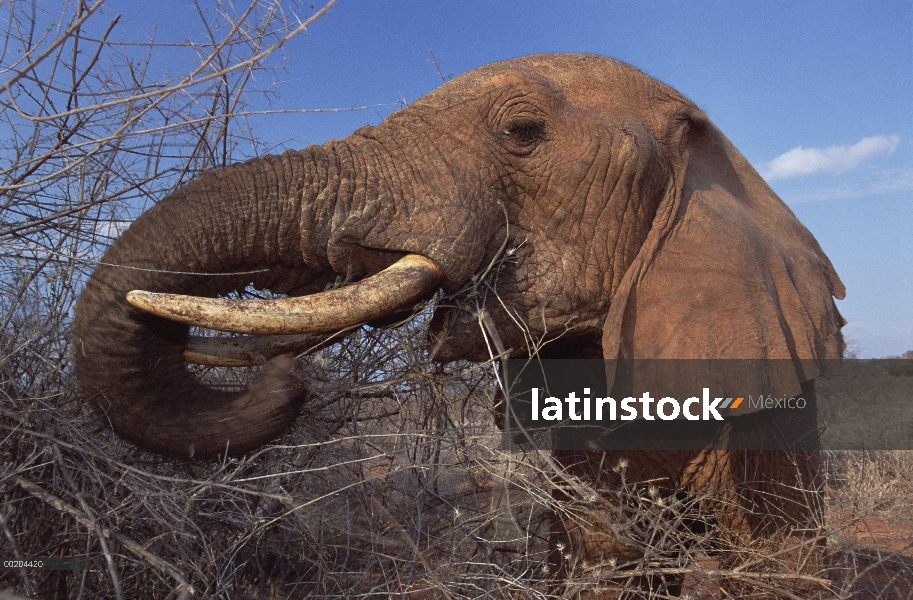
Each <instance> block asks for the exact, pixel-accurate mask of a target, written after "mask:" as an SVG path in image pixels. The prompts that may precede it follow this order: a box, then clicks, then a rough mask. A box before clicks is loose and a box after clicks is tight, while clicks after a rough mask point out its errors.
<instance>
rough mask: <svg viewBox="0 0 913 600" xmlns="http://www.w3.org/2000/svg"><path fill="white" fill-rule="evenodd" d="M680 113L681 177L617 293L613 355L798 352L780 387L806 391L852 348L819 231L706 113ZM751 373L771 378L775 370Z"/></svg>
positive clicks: (611, 318) (676, 152) (606, 345)
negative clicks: (845, 334) (791, 206)
mask: <svg viewBox="0 0 913 600" xmlns="http://www.w3.org/2000/svg"><path fill="white" fill-rule="evenodd" d="M673 123H674V125H673V126H672V133H671V134H670V135H669V136H668V137H667V140H670V141H667V147H668V148H671V150H670V153H671V162H672V172H673V176H672V180H671V181H670V182H669V185H668V187H667V190H666V194H665V197H664V198H663V200H662V202H661V204H660V206H659V208H658V210H657V215H656V217H655V219H654V223H653V229H652V230H651V232H650V234H649V235H648V237H647V240H646V241H645V243H644V245H643V247H642V248H641V251H640V252H639V254H638V255H637V257H636V258H635V260H634V261H633V263H632V265H631V267H630V268H629V270H628V271H627V272H626V274H625V277H624V279H623V280H622V283H621V285H620V286H619V289H618V292H617V293H616V295H615V297H614V298H613V301H612V305H611V308H610V310H609V314H608V317H607V319H606V323H605V329H604V334H603V355H604V357H605V358H606V359H614V358H635V359H681V358H687V359H695V358H700V359H792V360H791V361H777V363H776V364H779V365H786V366H787V367H788V369H787V370H788V371H789V372H788V373H787V374H786V375H785V379H784V376H783V374H782V373H781V374H780V375H778V376H777V377H776V379H777V381H778V384H777V386H776V387H777V388H778V389H780V390H782V393H785V394H790V395H797V394H799V393H800V391H801V383H802V382H804V381H810V380H812V379H815V378H816V377H818V376H819V375H825V376H827V375H830V374H831V373H832V372H833V371H834V369H835V367H836V366H837V361H834V360H830V359H839V358H840V357H841V356H842V352H843V338H842V335H841V333H840V328H841V327H842V326H843V325H844V324H845V321H844V320H843V318H842V317H841V316H840V313H839V312H838V310H837V307H836V306H835V303H834V296H836V297H837V298H843V297H844V295H845V289H844V286H843V284H842V283H841V281H840V278H839V277H838V276H837V273H836V272H835V271H834V268H833V266H832V265H831V263H830V261H829V260H828V258H827V257H826V256H825V255H824V253H823V252H822V250H821V247H820V246H819V245H818V242H817V241H816V240H815V238H814V237H813V236H812V234H811V233H810V232H809V231H808V230H807V229H806V228H805V227H804V226H803V225H802V224H801V223H799V221H798V219H796V217H795V215H793V213H792V211H790V209H789V208H788V207H787V206H786V204H784V203H783V201H782V200H780V198H778V197H777V195H776V194H774V192H773V191H772V190H771V189H770V188H769V187H768V186H767V184H766V183H765V182H764V180H763V179H762V178H761V176H760V175H758V173H757V172H756V171H755V170H754V168H753V167H752V166H751V165H750V164H749V163H748V161H747V160H745V158H744V157H743V156H742V155H741V154H740V153H739V152H738V150H736V149H735V147H734V146H733V145H732V143H731V142H730V141H729V140H728V139H727V138H726V137H725V136H724V135H723V134H722V132H720V131H719V129H717V128H716V126H714V125H713V123H711V122H710V121H709V120H708V119H707V118H706V117H705V116H704V115H703V113H701V112H700V111H697V110H696V109H694V110H691V111H689V113H688V114H687V115H685V116H680V117H679V118H678V119H677V120H674V121H673ZM768 364H769V363H768ZM742 383H744V384H747V385H750V386H762V385H765V384H768V383H770V374H767V375H763V374H761V375H758V380H756V381H753V382H742ZM743 389H744V388H743ZM749 389H764V388H763V387H754V388H749Z"/></svg>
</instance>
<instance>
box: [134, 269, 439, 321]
mask: <svg viewBox="0 0 913 600" xmlns="http://www.w3.org/2000/svg"><path fill="white" fill-rule="evenodd" d="M443 278H444V271H443V270H442V269H441V268H440V267H439V266H438V265H437V263H435V262H434V261H433V260H431V259H430V258H426V257H424V256H420V255H417V254H409V255H407V256H404V257H403V258H401V259H400V260H398V261H397V262H396V263H394V264H392V265H390V266H389V267H387V268H386V269H384V270H383V271H381V272H380V273H377V274H375V275H372V276H371V277H368V278H366V279H363V280H362V281H359V282H357V283H354V284H352V285H348V286H345V287H342V288H338V289H335V290H328V291H326V292H320V293H319V294H311V295H309V296H301V297H298V298H282V299H279V300H224V299H219V298H204V297H199V296H183V295H179V294H159V293H155V292H146V291H142V290H134V291H132V292H130V293H128V294H127V301H128V302H129V303H130V304H132V305H133V306H134V307H136V308H139V309H140V310H144V311H146V312H149V313H152V314H154V315H156V316H159V317H163V318H165V319H170V320H172V321H177V322H179V323H186V324H187V325H193V326H196V327H206V328H208V329H215V330H218V331H227V332H233V333H249V334H258V335H274V334H302V333H312V334H313V333H333V332H336V331H339V330H341V329H345V328H346V327H352V326H355V325H361V324H363V323H367V322H368V321H373V320H375V319H379V318H381V317H384V316H386V315H389V314H390V313H393V312H396V311H397V310H399V309H400V308H402V307H404V306H407V305H409V304H412V303H413V302H415V301H416V300H418V299H419V298H421V297H422V296H424V295H425V294H426V293H428V292H429V291H431V290H433V289H434V288H436V287H437V285H438V283H440V281H441V280H442V279H443Z"/></svg>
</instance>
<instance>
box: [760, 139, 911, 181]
mask: <svg viewBox="0 0 913 600" xmlns="http://www.w3.org/2000/svg"><path fill="white" fill-rule="evenodd" d="M899 143H900V137H899V136H897V135H873V136H871V137H866V138H862V139H861V140H859V141H858V142H856V143H855V144H853V145H852V146H829V147H827V148H803V147H802V146H798V147H796V148H793V149H792V150H790V151H789V152H785V153H783V154H781V155H780V156H778V157H777V158H775V159H773V160H772V161H770V162H769V163H767V164H766V165H764V166H763V167H762V168H761V175H763V176H764V179H766V180H768V181H771V180H774V179H787V178H790V177H802V176H804V175H814V174H815V173H843V172H846V171H850V170H852V169H855V168H856V167H858V166H859V165H860V164H861V163H862V162H864V161H867V160H869V159H871V158H875V157H876V156H881V155H887V156H890V155H891V154H892V153H893V152H894V150H895V149H897V145H898V144H899Z"/></svg>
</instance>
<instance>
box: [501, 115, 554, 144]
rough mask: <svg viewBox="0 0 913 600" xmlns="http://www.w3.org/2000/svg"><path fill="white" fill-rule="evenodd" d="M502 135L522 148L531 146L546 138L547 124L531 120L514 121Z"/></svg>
mask: <svg viewBox="0 0 913 600" xmlns="http://www.w3.org/2000/svg"><path fill="white" fill-rule="evenodd" d="M502 133H503V134H504V135H505V136H507V137H509V138H510V139H511V140H512V141H513V142H515V143H517V144H520V145H521V146H530V145H532V144H535V143H536V142H538V141H540V140H541V139H542V138H543V137H544V136H545V123H543V122H542V121H538V120H536V119H530V118H520V119H514V120H512V121H510V122H509V123H508V124H507V126H506V127H505V128H504V129H503V130H502Z"/></svg>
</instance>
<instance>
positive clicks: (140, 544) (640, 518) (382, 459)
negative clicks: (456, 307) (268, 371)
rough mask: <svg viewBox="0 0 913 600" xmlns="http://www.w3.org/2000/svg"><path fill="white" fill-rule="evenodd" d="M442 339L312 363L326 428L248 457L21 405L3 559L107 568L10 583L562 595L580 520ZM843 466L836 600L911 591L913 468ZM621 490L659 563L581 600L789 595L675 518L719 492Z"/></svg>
mask: <svg viewBox="0 0 913 600" xmlns="http://www.w3.org/2000/svg"><path fill="white" fill-rule="evenodd" d="M423 327H424V324H423V322H421V321H418V322H414V323H412V324H410V325H407V326H405V327H403V328H400V329H397V330H392V331H389V332H381V331H376V330H375V331H363V332H360V333H358V334H356V335H355V336H353V337H352V338H350V339H348V340H346V341H345V342H344V343H342V344H338V345H336V346H332V347H330V348H328V349H325V350H323V351H322V352H321V353H320V354H319V355H318V356H313V357H311V358H309V359H307V360H304V361H302V363H301V369H300V376H301V377H302V378H304V379H306V380H307V381H308V382H309V383H310V385H311V387H312V390H313V393H314V399H313V402H312V403H310V404H309V405H308V407H306V409H305V412H306V415H305V416H303V417H302V418H301V419H300V420H299V422H298V425H297V426H296V428H295V429H294V431H292V432H290V433H289V434H288V435H286V436H285V438H283V439H282V440H280V441H279V443H277V444H276V445H275V446H272V447H269V448H265V449H263V450H261V451H259V452H256V453H253V454H251V455H250V456H248V457H246V458H245V459H244V460H226V461H207V462H201V461H173V460H167V459H162V458H160V457H158V456H154V455H147V454H143V453H141V452H138V451H137V450H136V449H135V448H134V447H132V446H130V445H128V444H126V443H124V442H122V441H120V440H119V439H118V438H117V437H116V436H114V435H113V434H111V433H110V432H109V431H108V430H107V428H106V427H105V425H104V423H102V422H100V421H99V419H98V418H97V417H96V416H95V415H94V414H92V413H90V412H87V411H86V409H85V408H84V407H83V406H81V405H80V404H79V403H78V402H77V401H76V399H75V398H74V397H73V396H72V394H71V393H69V392H66V391H62V392H61V393H58V394H48V395H47V397H45V398H28V399H25V400H22V401H20V402H6V403H4V405H3V408H2V427H3V432H4V433H3V435H4V440H3V457H2V464H3V471H2V473H0V485H2V487H0V506H2V514H0V518H2V520H0V525H2V530H3V531H2V533H3V538H2V542H0V554H2V555H4V556H7V557H36V556H67V555H83V554H92V555H93V556H95V558H94V559H93V563H92V569H91V570H89V571H70V572H68V571H36V570H32V571H25V570H19V571H17V570H7V571H0V587H3V586H5V587H9V588H10V589H12V590H15V591H16V592H18V593H21V594H25V595H27V596H30V597H39V598H44V597H53V598H93V597H115V596H118V595H120V596H121V597H124V598H131V597H174V598H178V597H185V598H190V597H203V598H264V599H266V598H269V599H274V598H275V599H279V598H283V599H284V598H324V597H339V598H361V597H364V598H387V597H398V598H535V597H543V598H544V597H546V596H547V595H549V594H550V593H551V592H552V591H553V590H554V589H555V588H554V587H553V585H554V584H553V576H554V575H555V573H553V572H552V571H551V570H550V568H549V563H548V550H549V548H548V528H549V511H551V510H562V508H563V507H562V505H561V504H560V503H556V502H555V501H554V500H553V499H552V491H553V489H554V487H555V483H554V482H555V476H554V475H555V473H554V471H553V467H552V465H551V463H550V461H549V460H548V457H547V456H542V455H539V454H535V453H527V454H523V453H516V452H514V453H507V452H503V451H500V450H499V449H498V448H499V434H498V431H497V430H496V428H495V427H494V424H493V419H492V416H491V412H490V411H491V397H492V392H493V390H494V381H493V377H492V376H491V371H490V366H486V365H470V364H452V365H449V366H447V367H441V366H437V365H428V364H427V363H425V362H424V360H425V352H423V350H422V348H421V346H420V345H419V344H418V343H417V342H416V340H419V339H421V337H422V335H423ZM393 357H395V358H393ZM60 376H61V377H62V378H64V379H61V380H60V385H61V388H60V389H61V390H66V389H67V388H65V387H63V384H65V383H68V382H67V381H66V380H65V375H63V374H61V375H60ZM210 376H212V374H210ZM828 470H829V473H830V479H829V485H828V491H827V500H828V517H827V518H828V529H827V531H826V532H825V535H826V536H827V543H828V550H829V555H830V560H831V569H830V571H829V573H827V574H826V579H828V580H829V583H828V584H827V585H824V586H822V589H826V590H828V592H827V594H826V595H825V596H823V597H827V598H851V597H852V598H908V597H910V595H909V594H910V587H911V582H913V542H911V532H913V513H911V509H910V505H909V501H908V499H909V498H910V497H911V492H913V457H911V455H910V453H904V452H891V453H877V454H876V453H861V452H844V453H834V454H831V455H829V462H828ZM579 483H580V484H581V485H585V484H586V482H579ZM601 492H602V493H603V494H604V497H605V498H606V499H608V500H610V501H612V503H613V505H614V506H616V507H617V506H621V507H622V508H620V509H619V508H616V509H611V510H612V511H613V512H612V514H613V515H614V516H613V517H612V518H613V520H614V521H615V523H616V524H617V525H618V527H619V529H620V530H621V531H622V532H623V533H624V534H625V535H627V536H628V537H629V538H630V539H631V540H634V541H635V542H637V543H640V544H643V549H644V551H645V555H646V557H647V558H646V559H645V560H643V561H635V562H633V563H631V564H628V565H624V564H621V563H617V564H614V565H583V566H582V568H580V569H579V570H578V571H577V572H575V574H574V577H573V581H572V586H571V589H575V590H585V589H607V588H609V587H611V586H613V585H617V586H619V587H621V588H624V587H625V585H626V580H628V579H629V578H630V577H631V575H632V573H635V574H636V573H641V574H652V575H659V574H662V573H666V574H669V573H685V574H686V575H687V577H686V593H688V594H691V596H692V597H703V598H712V597H717V595H719V594H721V592H720V588H719V582H720V581H721V580H722V579H726V578H729V579H732V578H741V579H742V580H743V581H747V582H748V583H752V584H753V585H754V583H757V585H758V587H757V588H756V589H757V590H758V591H765V590H766V591H770V589H776V588H777V587H778V586H780V585H782V586H783V587H784V588H788V585H787V583H786V581H787V580H782V579H778V575H777V573H776V572H774V573H773V574H771V573H770V569H769V566H768V567H765V570H764V571H758V572H757V573H753V572H752V571H751V570H747V571H742V572H734V571H732V570H726V569H721V568H720V566H719V565H720V563H719V561H718V560H716V559H715V558H711V556H713V553H712V543H711V537H712V533H713V531H712V530H710V531H704V532H701V533H695V532H694V531H693V530H686V529H683V528H681V527H676V526H675V525H674V524H675V523H676V522H678V523H681V522H682V521H683V520H685V519H697V520H700V519H705V520H707V521H710V516H709V515H706V514H702V513H701V512H700V510H702V508H701V507H702V506H704V505H705V504H706V503H705V502H702V501H703V500H706V498H700V497H689V498H678V499H676V498H661V497H659V496H658V495H657V494H656V492H654V491H651V489H650V487H649V486H648V485H644V484H643V483H642V482H634V481H631V482H627V481H626V483H625V486H624V487H623V488H621V489H617V490H602V491H601ZM757 552H758V554H757V555H755V556H754V558H757V559H764V558H767V557H766V556H765V555H764V554H763V553H762V551H761V550H760V549H758V551H757ZM740 560H741V562H742V563H745V562H750V561H751V560H753V558H752V555H750V554H748V555H746V556H741V557H740ZM632 568H633V569H634V570H635V571H632V570H631V569H632ZM779 575H781V576H782V575H788V573H786V572H784V573H780V574H779ZM821 575H823V574H819V576H821ZM785 594H786V593H785V592H784V595H783V596H782V597H790V596H788V595H785ZM657 597H662V596H661V595H660V596H657Z"/></svg>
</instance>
